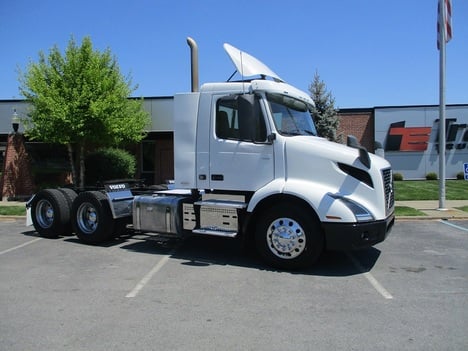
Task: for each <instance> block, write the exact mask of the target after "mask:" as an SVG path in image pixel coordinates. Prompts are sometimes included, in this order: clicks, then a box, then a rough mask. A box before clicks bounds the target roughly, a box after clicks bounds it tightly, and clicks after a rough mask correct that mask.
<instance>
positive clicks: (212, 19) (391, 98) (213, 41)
mask: <svg viewBox="0 0 468 351" xmlns="http://www.w3.org/2000/svg"><path fill="white" fill-rule="evenodd" d="M436 22H437V0H391V1H389V0H327V1H323V0H287V1H281V0H277V1H271V0H237V1H223V0H197V1H192V0H166V1H162V0H134V1H128V0H127V1H123V0H92V1H91V0H78V1H77V0H66V1H64V0H36V1H33V0H0V43H1V44H0V46H1V51H0V99H21V98H22V96H21V95H20V94H19V89H18V86H19V82H18V74H19V73H18V72H19V71H21V70H22V71H23V72H24V71H25V70H26V69H27V66H28V63H29V62H37V61H38V57H39V52H40V51H43V52H44V53H46V54H47V53H48V52H49V50H50V48H52V47H53V46H54V45H57V46H58V47H59V48H60V49H61V50H64V49H65V48H66V47H67V44H68V42H69V40H70V38H72V37H73V38H74V39H75V40H76V41H77V43H81V40H82V39H83V38H84V37H85V36H89V37H90V38H91V41H92V43H93V45H94V48H95V49H96V50H100V51H104V50H105V49H107V48H109V49H110V50H111V52H112V54H113V55H115V57H116V60H117V62H118V64H119V66H120V70H121V73H122V74H123V75H124V76H130V77H131V78H132V82H133V84H134V85H137V86H138V87H137V88H136V90H135V91H134V92H133V94H132V96H138V97H140V96H142V97H155V96H172V95H174V94H176V93H180V92H187V91H190V87H191V83H190V50H189V47H188V45H187V43H186V38H187V37H188V36H190V37H192V38H194V39H195V40H196V42H197V44H198V48H199V67H200V83H201V84H202V83H205V82H219V81H226V80H227V79H228V78H229V77H230V76H231V74H232V73H233V72H234V71H235V68H234V66H233V65H232V62H231V61H230V59H229V57H228V56H227V54H226V53H225V52H224V49H223V43H225V42H227V43H229V44H231V45H233V46H235V47H237V48H239V49H241V50H243V51H245V52H247V53H249V54H251V55H253V56H255V57H256V58H258V59H259V60H261V61H262V62H264V63H265V64H266V65H267V66H269V67H270V68H271V69H272V70H273V71H274V72H275V73H277V74H278V75H279V76H280V77H281V78H282V79H283V80H285V81H286V82H287V83H289V84H291V85H294V86H295V87H297V88H299V89H301V90H303V91H306V92H307V91H308V88H309V86H310V84H311V82H312V81H313V79H314V75H315V73H316V72H317V73H318V75H319V76H320V78H321V80H323V81H324V82H325V84H326V87H327V90H328V91H329V92H331V94H332V96H333V97H334V99H335V107H337V108H366V107H376V106H406V105H437V104H439V52H438V50H437V45H436V40H437V34H436ZM452 28H453V38H452V40H451V41H450V42H449V43H448V44H447V47H446V48H447V58H446V60H447V64H446V103H447V104H468V1H467V0H452ZM236 78H237V79H239V78H240V77H238V76H237V77H236Z"/></svg>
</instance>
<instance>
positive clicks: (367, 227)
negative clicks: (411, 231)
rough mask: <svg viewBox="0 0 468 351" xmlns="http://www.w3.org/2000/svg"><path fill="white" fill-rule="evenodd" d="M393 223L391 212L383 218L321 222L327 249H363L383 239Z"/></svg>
mask: <svg viewBox="0 0 468 351" xmlns="http://www.w3.org/2000/svg"><path fill="white" fill-rule="evenodd" d="M394 223H395V215H394V214H393V213H392V214H391V215H390V216H388V217H387V218H386V219H385V220H381V221H372V222H361V223H322V227H323V229H324V232H325V241H326V247H327V249H328V250H357V249H364V248H367V247H370V246H373V245H375V244H378V243H380V242H382V241H384V240H385V238H386V237H387V236H388V234H389V233H390V231H391V229H392V227H393V224H394Z"/></svg>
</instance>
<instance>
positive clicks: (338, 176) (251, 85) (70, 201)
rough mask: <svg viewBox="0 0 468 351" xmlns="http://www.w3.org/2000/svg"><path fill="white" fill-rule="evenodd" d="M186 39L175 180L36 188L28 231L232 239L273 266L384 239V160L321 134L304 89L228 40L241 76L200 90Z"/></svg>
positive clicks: (387, 203) (296, 264) (387, 217)
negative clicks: (187, 86) (151, 187)
mask: <svg viewBox="0 0 468 351" xmlns="http://www.w3.org/2000/svg"><path fill="white" fill-rule="evenodd" d="M187 42H188V44H189V46H190V47H191V56H192V91H191V92H188V93H181V94H176V95H175V96H174V110H173V118H174V121H173V122H174V167H175V169H174V175H175V176H174V178H175V179H174V182H173V187H171V188H170V189H168V190H160V191H148V188H147V189H146V190H142V189H141V188H132V187H131V186H130V185H129V183H128V182H109V183H107V184H105V189H101V190H93V191H85V190H79V189H70V188H59V189H46V190H42V191H40V192H38V193H37V194H36V195H35V196H34V197H33V198H32V199H31V200H30V201H29V203H28V207H29V208H28V214H29V216H30V220H31V221H32V224H33V225H34V227H35V229H36V231H37V232H38V233H39V234H40V235H42V236H46V237H48V236H49V237H50V236H56V235H63V234H66V233H75V234H76V235H77V236H78V237H79V239H80V240H81V241H83V242H85V243H90V244H99V243H102V242H105V241H108V240H111V239H112V238H114V237H115V236H116V235H119V233H122V232H123V230H124V229H125V230H133V231H137V232H144V233H155V234H156V235H162V236H166V237H167V236H169V237H174V238H184V237H187V236H190V235H201V236H220V237H226V238H231V239H234V238H242V239H245V240H246V242H253V243H255V246H256V248H257V249H258V252H259V253H260V255H261V256H262V257H263V259H264V260H265V261H266V262H267V263H268V264H269V265H272V266H274V267H277V268H281V269H295V268H300V267H306V266H309V265H311V264H313V263H314V262H315V261H316V260H317V258H318V257H319V256H320V254H321V253H322V252H323V251H324V250H352V249H360V248H367V247H370V246H373V245H375V244H377V243H379V242H382V241H383V240H384V239H385V238H386V237H387V235H388V233H389V232H390V229H391V228H392V225H393V223H394V192H393V179H392V178H393V177H392V170H391V167H390V164H389V163H388V162H387V161H386V160H385V159H384V158H382V157H379V156H376V155H374V154H371V153H368V152H367V151H366V149H365V148H364V147H362V146H361V145H360V144H359V143H358V141H357V139H356V138H354V137H352V136H350V137H348V143H347V145H343V144H339V143H335V142H330V141H328V140H326V139H324V138H321V137H320V136H319V135H318V133H317V129H316V127H315V125H314V118H313V117H314V116H313V114H312V113H311V107H312V106H313V104H314V103H313V101H312V100H311V98H310V97H309V96H308V95H307V94H306V93H305V92H303V91H301V90H299V89H296V88H294V87H293V86H291V85H289V84H287V83H286V82H285V81H283V79H281V78H280V77H279V76H278V75H277V74H276V73H274V72H273V71H272V70H271V69H270V68H268V67H267V66H266V65H265V64H263V63H262V62H260V61H259V60H257V59H256V58H254V57H253V56H251V55H249V54H247V53H245V52H242V51H240V50H238V49H236V48H235V47H233V46H231V45H229V44H224V49H225V50H226V52H227V54H228V55H229V57H230V58H231V60H232V62H233V63H234V65H235V67H236V70H237V72H238V73H239V75H240V76H241V77H242V79H241V81H231V78H230V79H228V81H226V82H222V83H207V84H204V85H202V86H201V87H200V88H198V70H197V62H198V55H197V53H198V49H197V45H196V43H195V42H194V40H193V39H191V38H188V39H187ZM231 77H232V76H231ZM245 77H249V79H245ZM252 77H253V78H252ZM250 239H252V240H250Z"/></svg>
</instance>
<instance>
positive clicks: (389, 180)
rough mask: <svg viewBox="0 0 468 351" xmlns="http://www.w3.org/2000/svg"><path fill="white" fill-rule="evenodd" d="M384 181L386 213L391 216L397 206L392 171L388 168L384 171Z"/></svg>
mask: <svg viewBox="0 0 468 351" xmlns="http://www.w3.org/2000/svg"><path fill="white" fill-rule="evenodd" d="M382 179H383V184H384V191H385V213H386V214H387V215H389V214H390V213H392V211H393V206H394V205H395V191H394V190H393V176H392V169H391V168H387V169H384V170H382Z"/></svg>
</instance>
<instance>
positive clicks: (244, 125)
mask: <svg viewBox="0 0 468 351" xmlns="http://www.w3.org/2000/svg"><path fill="white" fill-rule="evenodd" d="M250 100H252V101H248V102H247V104H248V105H249V106H248V108H247V109H246V108H245V105H246V104H245V103H244V104H242V103H243V102H245V101H246V99H245V98H243V96H242V95H230V96H226V97H223V98H221V99H219V100H218V102H217V103H216V122H215V123H216V136H217V137H218V138H220V139H231V140H242V141H251V142H264V141H266V138H267V136H266V134H267V133H266V125H265V118H264V116H263V113H262V110H261V108H260V104H259V97H258V96H255V97H252V98H251V99H250ZM241 105H243V106H244V108H241Z"/></svg>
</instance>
